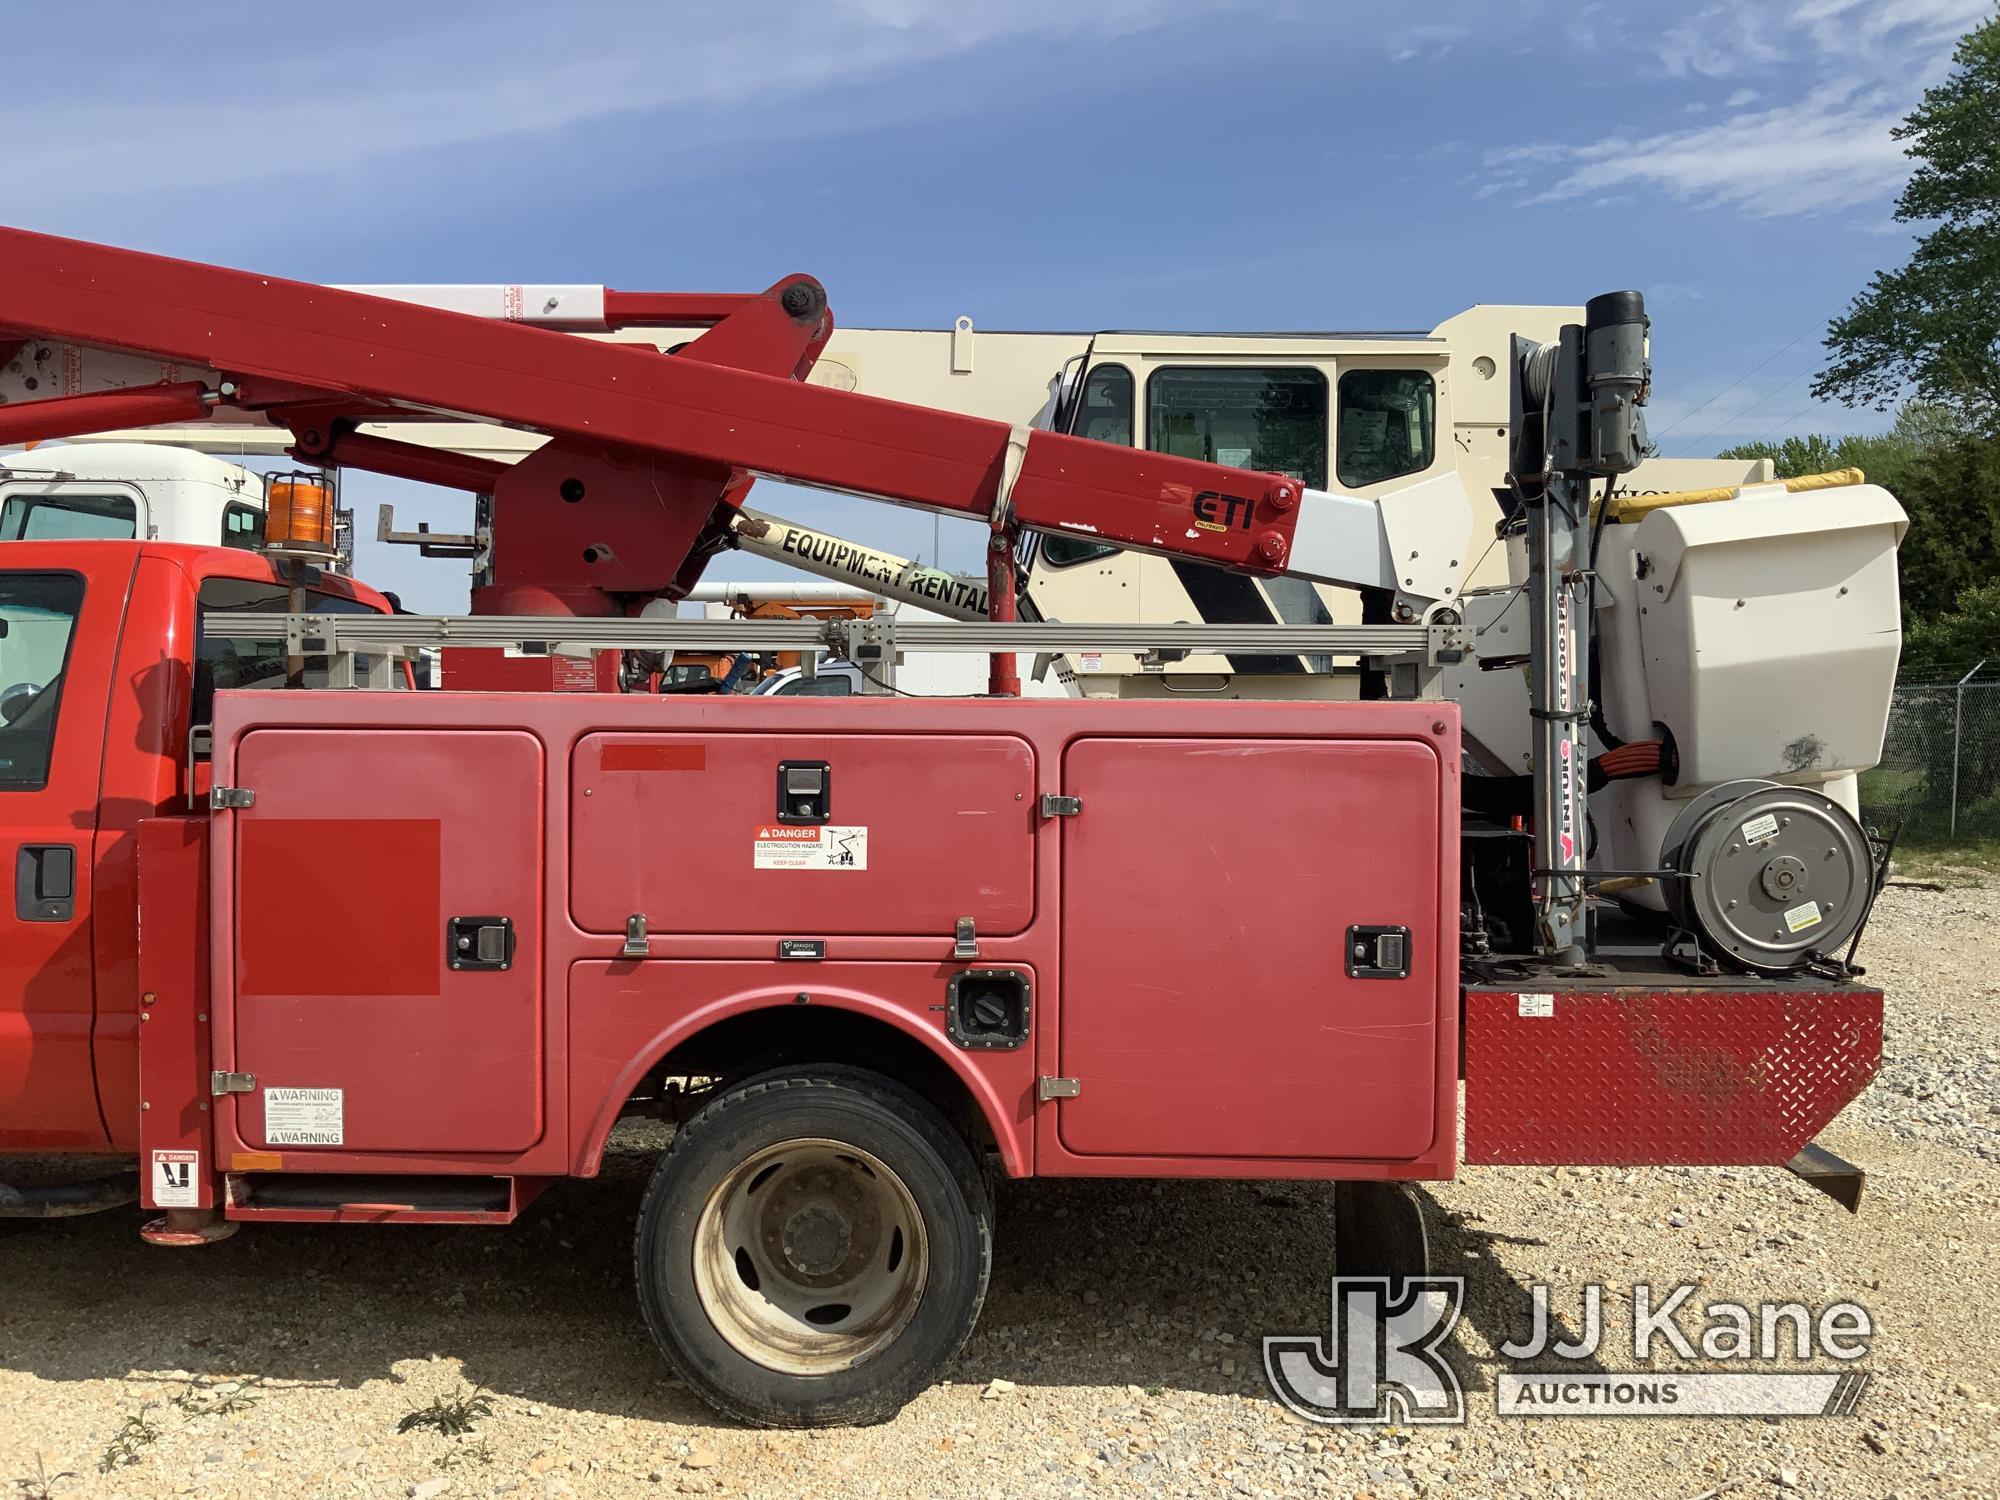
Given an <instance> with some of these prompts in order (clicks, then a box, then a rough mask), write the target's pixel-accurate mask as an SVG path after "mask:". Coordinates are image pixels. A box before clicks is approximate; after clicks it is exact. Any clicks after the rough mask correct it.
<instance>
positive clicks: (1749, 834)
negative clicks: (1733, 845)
mask: <svg viewBox="0 0 2000 1500" xmlns="http://www.w3.org/2000/svg"><path fill="white" fill-rule="evenodd" d="M1739 831H1740V832H1741V833H1742V835H1743V842H1744V843H1746V844H1761V843H1763V842H1764V840H1765V839H1774V838H1776V837H1777V836H1778V820H1777V819H1776V818H1774V817H1773V816H1772V815H1771V814H1769V813H1765V814H1764V815H1763V816H1762V817H1758V818H1752V819H1751V820H1750V821H1749V822H1747V823H1745V824H1744V825H1743V827H1742V828H1741V829H1740V830H1739Z"/></svg>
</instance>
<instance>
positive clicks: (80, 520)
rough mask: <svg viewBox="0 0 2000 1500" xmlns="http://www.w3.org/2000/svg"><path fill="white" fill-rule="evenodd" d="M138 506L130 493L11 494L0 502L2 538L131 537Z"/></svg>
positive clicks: (134, 532) (136, 524) (136, 528)
mask: <svg viewBox="0 0 2000 1500" xmlns="http://www.w3.org/2000/svg"><path fill="white" fill-rule="evenodd" d="M138 534H139V509H138V507H137V506H136V505H134V504H133V503H132V499H131V497H130V496H129V495H83V494H76V495H66V494H61V493H57V494H53V495H49V494H42V495H9V496H8V497H7V501H6V504H5V505H0V541H7V542H39V541H65V542H67V541H92V540H101V539H105V538H109V539H111V540H114V541H130V540H131V539H132V538H134V537H136V536H137V535H138Z"/></svg>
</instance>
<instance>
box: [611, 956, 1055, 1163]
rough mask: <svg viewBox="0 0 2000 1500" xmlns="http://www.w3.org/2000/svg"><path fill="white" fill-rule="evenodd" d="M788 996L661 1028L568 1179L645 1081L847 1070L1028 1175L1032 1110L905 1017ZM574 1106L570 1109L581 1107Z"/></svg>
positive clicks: (859, 995) (760, 996)
mask: <svg viewBox="0 0 2000 1500" xmlns="http://www.w3.org/2000/svg"><path fill="white" fill-rule="evenodd" d="M795 994H796V991H795V990H794V989H793V988H792V987H790V986H786V987H782V988H778V987H773V988H769V989H758V990H754V991H748V992H745V993H741V994H737V995H731V996H726V997H723V998H719V999H716V1000H714V1001H711V1002H710V1003H708V1004H706V1005H703V1006H701V1007H699V1008H698V1009H696V1010H693V1011H690V1012H687V1013H686V1014H684V1015H681V1016H678V1017H676V1018H674V1019H673V1020H671V1021H669V1022H667V1023H666V1024H663V1025H662V1026H661V1027H660V1028H659V1030H658V1031H657V1032H655V1033H654V1034H653V1036H652V1037H651V1038H650V1039H649V1040H648V1041H647V1042H646V1043H645V1044H644V1045H643V1046H641V1047H639V1048H638V1049H636V1050H635V1051H634V1053H633V1055H632V1056H631V1058H630V1059H629V1060H628V1061H627V1062H626V1064H625V1065H624V1067H623V1068H622V1069H621V1070H620V1071H619V1073H618V1074H617V1075H616V1077H615V1078H614V1079H613V1081H612V1082H611V1084H610V1086H609V1087H607V1088H606V1089H605V1090H604V1092H603V1094H602V1096H601V1097H600V1098H599V1099H598V1101H597V1102H596V1106H595V1109H594V1112H593V1113H591V1115H590V1116H589V1120H588V1123H587V1124H586V1126H585V1128H584V1130H583V1132H582V1135H581V1137H580V1138H579V1139H578V1141H577V1143H576V1146H575V1149H574V1151H573V1153H572V1163H571V1170H572V1171H573V1172H574V1173H575V1174H576V1175H577V1176H582V1177H589V1176H594V1175H596V1173H597V1170H598V1166H599V1163H600V1162H601V1161H602V1160H603V1156H604V1148H605V1143H606V1141H607V1140H608V1139H609V1138H610V1135H611V1130H612V1127H613V1126H615V1125H616V1124H617V1123H618V1120H619V1117H620V1116H621V1115H622V1114H623V1113H624V1110H625V1106H626V1104H627V1103H628V1102H630V1101H631V1099H632V1098H633V1097H634V1096H635V1095H636V1094H637V1093H638V1092H639V1090H640V1088H641V1086H642V1085H643V1084H645V1082H646V1081H647V1080H648V1079H649V1078H654V1077H660V1076H666V1077H675V1076H703V1077H711V1076H713V1077H728V1076H730V1075H731V1074H732V1073H737V1074H740V1073H742V1072H743V1071H746V1070H752V1071H754V1070H759V1067H760V1064H763V1065H774V1064H785V1063H791V1064H798V1065H809V1064H811V1063H814V1062H820V1063H829V1062H839V1063H848V1064H853V1065H857V1066H862V1067H869V1068H872V1069H874V1070H875V1071H878V1072H881V1073H883V1074H884V1075H886V1076H888V1077H891V1078H894V1079H896V1080H897V1081H898V1082H901V1083H904V1084H906V1085H909V1086H910V1087H912V1088H914V1089H916V1090H917V1092H919V1093H920V1094H922V1095H924V1096H925V1097H926V1098H928V1099H929V1100H930V1102H931V1103H932V1104H933V1105H935V1106H936V1107H937V1108H939V1109H940V1110H941V1111H943V1112H944V1114H945V1116H946V1118H947V1119H949V1120H950V1121H951V1122H952V1123H953V1124H954V1125H956V1126H958V1127H959V1128H960V1129H962V1130H964V1131H965V1132H966V1133H967V1135H968V1138H969V1139H970V1140H971V1142H972V1144H973V1145H974V1147H975V1148H977V1147H980V1146H982V1145H985V1146H991V1147H992V1148H993V1149H994V1150H996V1151H997V1152H998V1153H999V1157H1000V1165H1001V1169H1002V1170H1003V1171H1005V1172H1006V1173H1007V1175H1008V1176H1010V1177H1024V1176H1026V1175H1028V1173H1029V1172H1030V1171H1032V1170H1033V1149H1034V1146H1033V1140H1034V1138H1033V1131H1032V1118H1031V1109H1030V1106H1029V1105H1028V1103H1027V1102H1026V1101H1025V1100H1023V1099H1009V1098H1008V1097H1007V1096H1006V1095H1005V1094H1004V1093H1003V1092H1002V1091H1001V1090H1000V1089H999V1088H998V1087H996V1085H995V1084H994V1082H993V1080H992V1079H991V1078H989V1077H988V1076H987V1075H986V1074H985V1073H984V1072H982V1071H981V1070H980V1069H979V1068H978V1067H977V1066H975V1061H976V1059H975V1057H974V1056H973V1055H972V1054H968V1053H966V1052H964V1051H963V1050H961V1049H959V1048H957V1047H954V1046H952V1045H951V1044H950V1042H949V1041H947V1040H946V1039H945V1037H944V1036H942V1035H941V1034H940V1033H939V1032H938V1031H937V1030H936V1029H935V1028H934V1027H931V1026H928V1025H926V1024H924V1022H923V1021H922V1020H920V1019H919V1018H917V1017H916V1016H913V1015H912V1014H911V1013H910V1012H909V1010H908V1009H906V1008H905V1007H902V1006H898V1005H892V1004H890V1003H888V1002H886V1001H884V1000H882V999H881V998H880V997H878V996H875V995H870V994H868V993H867V992H865V991H861V990H852V989H844V988H837V987H836V988H819V987H815V988H814V990H813V997H812V1003H811V1005H809V1006H800V1005H798V1004H796V1003H795V999H794V997H795ZM581 1102H582V1101H578V1103H581Z"/></svg>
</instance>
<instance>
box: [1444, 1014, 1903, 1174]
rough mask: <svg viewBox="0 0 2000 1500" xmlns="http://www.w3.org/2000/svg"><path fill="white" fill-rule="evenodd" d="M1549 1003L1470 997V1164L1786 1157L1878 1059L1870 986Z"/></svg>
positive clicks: (1766, 1160) (1746, 1162) (1878, 1022)
mask: <svg viewBox="0 0 2000 1500" xmlns="http://www.w3.org/2000/svg"><path fill="white" fill-rule="evenodd" d="M1543 993H1549V992H1547V991H1544V992H1543ZM1553 996H1554V1014H1552V1015H1548V1016H1523V1015H1521V1014H1520V995H1519V993H1518V992H1516V991H1512V990H1497V989H1484V988H1481V989H1469V990H1467V991H1466V995H1465V1159H1466V1161H1467V1162H1491V1163H1518V1164H1538V1163H1557V1162H1575V1163H1594V1164H1599V1165H1607V1166H1628V1165H1643V1164H1647V1163H1654V1162H1665V1163H1676V1164H1686V1165H1694V1166H1778V1165H1782V1164H1783V1163H1784V1162H1787V1161H1789V1160H1790V1159H1791V1158H1792V1156H1793V1155H1794V1154H1796V1153H1797V1151H1798V1149H1799V1147H1801V1146H1803V1145H1805V1144H1806V1143H1807V1142H1808V1141H1810V1140H1811V1139H1812V1138H1813V1137H1814V1136H1815V1135H1817V1134H1818V1133H1819V1131H1820V1130H1822V1129H1823V1128H1824V1127H1825V1126H1826V1125H1827V1124H1828V1123H1829V1122H1830V1121H1831V1120H1832V1119H1833V1117H1834V1116H1835V1115H1837V1114H1839V1113H1840V1111H1841V1109H1842V1108H1843V1107H1844V1106H1845V1105H1846V1104H1847V1103H1848V1102H1849V1101H1850V1100H1852V1099H1853V1098H1854V1097H1855V1095H1857V1094H1859V1093H1860V1092H1861V1090H1862V1089H1863V1088H1865V1087H1866V1086H1867V1084H1868V1080H1869V1079H1870V1078H1872V1077H1874V1076H1875V1068H1876V1065H1877V1063H1878V1062H1879V1061H1880V1059H1881V1054H1882V993H1881V991H1879V990H1870V989H1861V988H1853V989H1838V990H1809V989H1798V988H1783V989H1769V990H1739V989H1730V988H1726V987H1715V988H1703V989H1674V990H1662V989H1652V988H1625V989H1598V990H1575V989H1557V990H1555V991H1553Z"/></svg>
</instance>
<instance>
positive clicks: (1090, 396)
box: [1069, 365, 1133, 448]
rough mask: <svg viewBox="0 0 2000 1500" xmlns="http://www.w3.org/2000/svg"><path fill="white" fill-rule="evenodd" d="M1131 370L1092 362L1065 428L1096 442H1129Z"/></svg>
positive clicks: (1120, 443) (1127, 444)
mask: <svg viewBox="0 0 2000 1500" xmlns="http://www.w3.org/2000/svg"><path fill="white" fill-rule="evenodd" d="M1132 396H1133V389H1132V372H1131V371H1130V370H1128V369H1126V368H1125V367H1124V366H1123V365H1093V366H1091V370H1090V373H1089V375H1087V376H1085V377H1084V382H1083V392H1082V394H1081V395H1080V396H1079V397H1078V399H1077V403H1076V410H1075V411H1074V412H1072V413H1071V414H1070V425H1069V430H1070V431H1071V432H1073V433H1075V434H1076V435H1077V436H1078V437H1087V438H1091V439H1094V440H1095V441H1097V442H1100V443H1116V444H1118V445H1119V446H1120V447H1121V448H1129V447H1131V446H1132Z"/></svg>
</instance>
